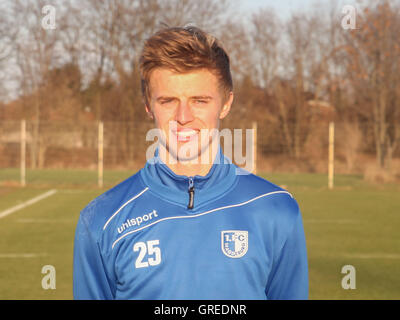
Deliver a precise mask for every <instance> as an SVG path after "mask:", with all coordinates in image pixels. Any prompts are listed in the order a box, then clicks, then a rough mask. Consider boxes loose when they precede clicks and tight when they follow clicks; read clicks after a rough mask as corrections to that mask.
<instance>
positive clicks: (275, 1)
mask: <svg viewBox="0 0 400 320" xmlns="http://www.w3.org/2000/svg"><path fill="white" fill-rule="evenodd" d="M238 3H239V6H240V8H241V9H243V11H244V12H246V13H247V14H251V13H252V12H256V11H257V9H259V8H264V7H269V8H273V9H275V11H276V13H277V14H278V15H279V16H281V17H282V18H283V19H285V18H288V17H289V16H290V15H291V13H293V12H297V11H303V10H304V11H308V10H312V9H313V7H315V6H329V5H330V3H335V4H336V3H337V4H338V5H342V6H343V5H345V4H350V5H354V4H355V3H356V0H239V1H238Z"/></svg>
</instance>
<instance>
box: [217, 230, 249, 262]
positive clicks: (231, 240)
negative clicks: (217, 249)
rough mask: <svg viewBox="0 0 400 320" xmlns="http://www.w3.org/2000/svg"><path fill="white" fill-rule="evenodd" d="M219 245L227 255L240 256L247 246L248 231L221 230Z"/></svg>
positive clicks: (231, 256) (243, 253) (244, 252)
mask: <svg viewBox="0 0 400 320" xmlns="http://www.w3.org/2000/svg"><path fill="white" fill-rule="evenodd" d="M221 247H222V252H223V253H224V254H225V255H226V256H227V257H229V258H241V257H243V256H244V255H245V254H246V252H247V249H248V248H249V233H248V232H247V231H241V230H226V231H221Z"/></svg>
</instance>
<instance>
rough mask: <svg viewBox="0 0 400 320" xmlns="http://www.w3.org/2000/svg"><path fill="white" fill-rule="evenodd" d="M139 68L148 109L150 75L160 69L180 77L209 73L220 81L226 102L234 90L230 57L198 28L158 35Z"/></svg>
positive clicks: (167, 30)
mask: <svg viewBox="0 0 400 320" xmlns="http://www.w3.org/2000/svg"><path fill="white" fill-rule="evenodd" d="M139 68H140V77H141V85H142V94H143V97H144V99H145V103H146V104H147V105H148V102H149V99H150V89H149V81H150V75H151V72H152V71H153V70H154V69H156V68H167V69H171V70H173V71H175V72H177V73H185V72H189V71H193V70H198V69H208V70H209V71H211V72H213V73H214V74H215V75H216V76H217V77H218V79H219V83H220V88H221V89H222V90H223V93H224V94H225V95H226V99H227V97H228V94H229V92H230V91H232V89H233V83H232V76H231V71H230V66H229V56H228V55H227V53H226V52H225V50H224V49H223V47H222V46H221V44H220V43H219V41H218V40H217V39H216V38H215V37H213V36H212V35H210V34H207V33H206V32H204V31H202V30H201V29H199V28H197V27H194V26H187V27H168V28H164V29H162V30H160V31H158V32H156V33H155V34H154V35H153V36H151V37H150V38H149V39H147V40H146V42H145V44H144V47H143V50H142V54H141V56H140V60H139Z"/></svg>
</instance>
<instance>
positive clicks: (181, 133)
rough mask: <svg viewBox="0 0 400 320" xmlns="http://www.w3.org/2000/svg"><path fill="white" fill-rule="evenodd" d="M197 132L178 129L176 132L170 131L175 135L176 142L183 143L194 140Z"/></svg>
mask: <svg viewBox="0 0 400 320" xmlns="http://www.w3.org/2000/svg"><path fill="white" fill-rule="evenodd" d="M198 132H199V130H197V129H191V128H185V129H178V130H175V131H172V133H173V134H174V135H175V137H176V139H177V140H178V141H183V142H186V141H190V140H194V139H196V138H197V134H198Z"/></svg>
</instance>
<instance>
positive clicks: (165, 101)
mask: <svg viewBox="0 0 400 320" xmlns="http://www.w3.org/2000/svg"><path fill="white" fill-rule="evenodd" d="M170 102H172V100H162V101H161V104H167V103H170Z"/></svg>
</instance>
